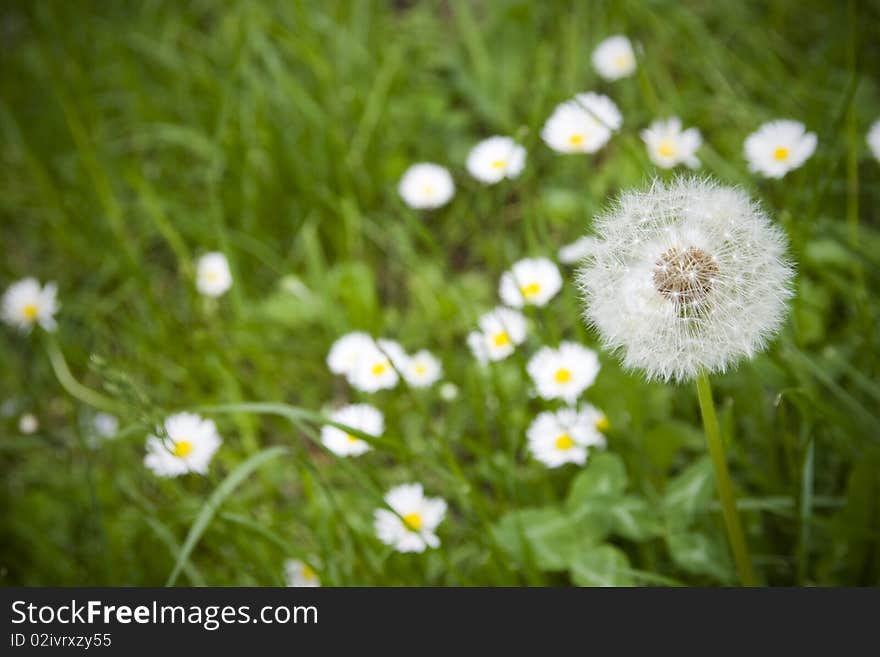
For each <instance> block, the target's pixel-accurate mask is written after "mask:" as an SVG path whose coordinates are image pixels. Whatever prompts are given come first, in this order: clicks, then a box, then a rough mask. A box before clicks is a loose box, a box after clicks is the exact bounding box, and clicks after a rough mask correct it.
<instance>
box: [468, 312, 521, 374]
mask: <svg viewBox="0 0 880 657" xmlns="http://www.w3.org/2000/svg"><path fill="white" fill-rule="evenodd" d="M478 325H479V330H478V331H473V332H471V333H470V334H469V335H468V337H467V342H468V346H469V347H470V348H471V351H472V352H473V354H474V356H475V357H476V359H477V360H478V361H479V362H480V363H483V364H485V363H487V362H489V361H498V360H504V359H505V358H507V357H508V356H510V354H512V353H513V352H514V350H515V349H516V346H517V345H519V344H522V343H523V341H524V340H525V339H526V318H525V317H523V315H522V313H520V312H517V311H516V310H511V309H510V308H503V307H498V308H496V309H495V310H493V311H491V312H488V313H486V314H485V315H483V316H482V317H480V320H479V322H478Z"/></svg>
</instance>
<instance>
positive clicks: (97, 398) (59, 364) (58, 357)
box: [46, 334, 121, 413]
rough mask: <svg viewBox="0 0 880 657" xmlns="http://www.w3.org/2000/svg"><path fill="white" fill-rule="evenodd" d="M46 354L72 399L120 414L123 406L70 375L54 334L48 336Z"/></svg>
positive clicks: (62, 385) (59, 381) (56, 376)
mask: <svg viewBox="0 0 880 657" xmlns="http://www.w3.org/2000/svg"><path fill="white" fill-rule="evenodd" d="M46 353H47V354H48V356H49V362H50V363H51V364H52V371H53V372H55V378H56V379H58V383H60V384H61V387H62V388H64V389H65V390H66V391H67V392H68V393H70V395H71V396H72V397H75V398H76V399H79V400H80V401H81V402H83V403H84V404H88V405H89V406H93V407H94V408H97V409H100V410H102V411H108V412H110V413H119V412H120V410H121V406H120V405H119V404H118V403H116V401H114V400H113V399H110V398H109V397H105V396H104V395H102V394H101V393H99V392H96V391H94V390H92V389H91V388H87V387H86V386H84V385H83V384H81V383H80V382H79V381H77V380H76V379H75V378H74V377H73V374H71V373H70V368H69V367H67V361H66V360H64V354H63V353H62V352H61V348H60V347H59V346H58V341H57V340H56V339H55V336H54V335H52V334H47V339H46Z"/></svg>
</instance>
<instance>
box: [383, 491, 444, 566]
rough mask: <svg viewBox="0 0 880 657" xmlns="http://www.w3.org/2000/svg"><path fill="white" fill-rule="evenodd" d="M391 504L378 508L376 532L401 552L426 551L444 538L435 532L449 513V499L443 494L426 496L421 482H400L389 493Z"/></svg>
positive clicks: (388, 497) (386, 498)
mask: <svg viewBox="0 0 880 657" xmlns="http://www.w3.org/2000/svg"><path fill="white" fill-rule="evenodd" d="M385 502H386V503H387V504H388V506H389V507H391V509H392V510H393V513H392V511H389V510H388V509H376V511H375V513H374V519H375V529H376V535H377V536H378V537H379V540H380V541H382V542H383V543H385V544H386V545H390V546H391V547H393V548H394V549H395V550H397V551H398V552H424V551H425V548H427V547H432V548H436V547H438V546H439V545H440V539H439V538H438V537H437V535H436V534H435V533H434V532H435V531H436V530H437V526H438V525H439V524H440V522H441V521H442V520H443V517H444V516H445V515H446V502H445V501H444V500H442V499H441V498H439V497H425V494H424V491H423V490H422V485H421V484H403V485H401V486H396V487H394V488H392V489H391V490H390V491H388V494H387V495H385Z"/></svg>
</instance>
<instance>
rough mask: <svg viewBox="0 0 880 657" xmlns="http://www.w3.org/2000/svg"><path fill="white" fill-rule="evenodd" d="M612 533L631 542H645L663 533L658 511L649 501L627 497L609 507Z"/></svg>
mask: <svg viewBox="0 0 880 657" xmlns="http://www.w3.org/2000/svg"><path fill="white" fill-rule="evenodd" d="M608 513H609V515H610V518H611V531H612V532H614V533H615V534H618V535H619V536H623V537H624V538H628V539H630V540H631V541H644V540H646V539H649V538H651V537H653V536H657V535H659V534H660V533H661V532H662V523H661V522H660V516H659V514H658V512H657V510H656V509H653V508H651V506H650V505H649V504H648V502H647V500H645V499H644V498H642V497H636V496H634V495H627V496H626V497H623V498H622V499H619V500H616V501H615V502H614V503H613V504H611V505H609V508H608Z"/></svg>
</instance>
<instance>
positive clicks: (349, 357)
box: [327, 331, 376, 374]
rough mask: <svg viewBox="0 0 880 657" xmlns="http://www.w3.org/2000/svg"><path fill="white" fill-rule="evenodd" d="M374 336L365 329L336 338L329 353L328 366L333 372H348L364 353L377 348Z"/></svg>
mask: <svg viewBox="0 0 880 657" xmlns="http://www.w3.org/2000/svg"><path fill="white" fill-rule="evenodd" d="M375 347H376V343H375V342H374V341H373V338H372V337H371V336H370V335H369V334H367V333H364V332H363V331H353V332H352V333H346V334H345V335H343V336H342V337H340V338H339V339H337V340H336V342H334V343H333V344H332V346H331V347H330V351H329V352H328V353H327V367H328V368H330V371H331V372H333V374H348V373H349V372H351V371H352V370H353V369H354V367H355V365H357V362H358V359H359V358H360V357H361V355H363V354H364V353H367V352H368V351H370V350H372V349H375Z"/></svg>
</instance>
